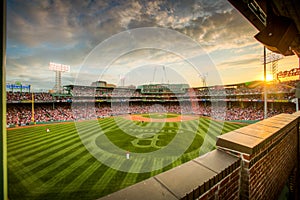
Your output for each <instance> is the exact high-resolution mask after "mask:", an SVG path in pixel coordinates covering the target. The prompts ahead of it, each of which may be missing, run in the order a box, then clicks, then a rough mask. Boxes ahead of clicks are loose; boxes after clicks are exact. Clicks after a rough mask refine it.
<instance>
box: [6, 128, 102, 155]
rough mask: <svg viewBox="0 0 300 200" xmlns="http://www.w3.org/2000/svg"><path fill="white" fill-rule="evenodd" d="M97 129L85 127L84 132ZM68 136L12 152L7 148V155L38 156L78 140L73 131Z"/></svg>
mask: <svg viewBox="0 0 300 200" xmlns="http://www.w3.org/2000/svg"><path fill="white" fill-rule="evenodd" d="M96 128H97V127H87V128H86V129H85V131H86V132H87V133H88V132H89V131H93V130H95V129H96ZM69 132H70V135H69V134H68V135H64V134H59V135H58V137H53V138H48V140H43V141H42V142H40V143H38V142H35V141H33V143H34V145H30V144H31V143H26V145H24V146H25V147H23V148H22V147H19V146H16V147H15V148H16V149H17V150H15V151H13V149H11V148H9V149H8V153H9V154H13V155H15V156H17V157H18V156H23V157H27V156H29V155H32V154H38V153H39V152H43V151H49V150H50V149H51V148H52V147H57V145H60V144H62V145H64V142H66V141H74V140H76V141H77V140H78V139H79V137H78V135H77V132H76V131H75V130H69Z"/></svg>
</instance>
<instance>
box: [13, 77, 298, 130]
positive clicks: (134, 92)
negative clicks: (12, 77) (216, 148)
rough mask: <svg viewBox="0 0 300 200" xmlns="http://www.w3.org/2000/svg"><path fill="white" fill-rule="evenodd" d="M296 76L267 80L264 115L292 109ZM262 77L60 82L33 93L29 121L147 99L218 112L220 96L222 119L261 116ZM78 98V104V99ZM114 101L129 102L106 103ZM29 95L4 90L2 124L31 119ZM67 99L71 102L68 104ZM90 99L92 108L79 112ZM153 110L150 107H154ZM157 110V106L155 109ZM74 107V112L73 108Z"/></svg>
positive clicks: (72, 116)
mask: <svg viewBox="0 0 300 200" xmlns="http://www.w3.org/2000/svg"><path fill="white" fill-rule="evenodd" d="M297 82H298V81H286V82H279V83H270V84H268V86H267V87H268V90H267V91H268V97H267V102H268V116H269V117H271V116H274V115H277V114H279V113H293V112H295V104H294V101H293V100H294V98H295V92H294V91H293V88H295V87H296V84H297ZM262 84H263V83H262V82H251V83H250V82H247V83H240V84H231V85H224V86H210V87H197V88H189V87H188V85H186V84H173V85H172V84H169V85H167V84H155V85H141V86H138V87H137V88H132V87H129V88H126V87H111V86H106V84H104V85H101V86H96V85H94V86H78V85H66V86H64V92H63V93H61V94H55V93H41V92H38V93H34V107H35V115H34V122H35V123H45V122H59V121H74V120H80V119H81V120H82V119H94V118H103V117H107V116H114V115H121V114H129V113H147V112H149V109H150V107H151V106H152V105H153V104H160V105H162V106H163V107H164V108H165V110H166V111H167V112H170V113H182V111H183V112H184V113H187V114H196V115H201V116H202V115H204V116H209V117H214V118H218V113H212V109H211V105H212V102H215V101H218V102H220V101H221V102H224V103H225V104H224V105H225V107H226V115H225V120H229V121H230V120H261V119H263V101H264V99H263V95H262V94H263V85H262ZM190 101H193V102H196V103H197V105H198V108H197V109H196V110H195V109H192V110H191V109H190V110H189V107H188V106H184V103H188V102H190ZM80 102H81V104H80ZM118 102H123V103H125V102H126V103H127V104H128V105H129V106H128V108H127V107H126V109H125V108H123V109H122V106H121V104H120V108H119V109H112V105H115V104H116V103H118ZM31 103H32V95H31V93H30V92H20V91H8V92H7V127H15V126H24V125H29V124H31V123H33V122H32V120H31V119H32V114H31V113H32V112H31V109H32V105H31ZM72 103H73V104H74V105H75V104H76V107H73V108H72ZM86 104H91V105H92V106H93V107H95V113H90V114H88V113H85V112H82V113H85V114H79V113H81V111H83V110H84V109H85V107H86ZM154 112H156V111H154ZM157 112H159V111H157ZM76 113H77V114H76Z"/></svg>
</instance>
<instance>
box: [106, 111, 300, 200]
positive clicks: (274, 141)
mask: <svg viewBox="0 0 300 200" xmlns="http://www.w3.org/2000/svg"><path fill="white" fill-rule="evenodd" d="M299 116H300V112H298V113H294V114H280V115H277V116H275V117H272V118H269V119H266V120H263V121H260V122H257V123H255V124H251V125H249V126H246V127H243V128H240V129H237V130H234V131H232V132H229V133H227V134H224V135H221V136H219V137H218V140H217V149H216V150H214V151H212V152H210V153H208V154H205V155H204V156H201V157H199V158H196V159H194V160H191V161H189V162H187V163H185V164H183V165H181V166H178V167H176V168H173V169H171V170H169V171H166V172H164V173H161V174H159V175H156V176H154V177H152V178H150V179H147V180H145V181H142V182H140V183H137V184H135V185H133V186H130V187H128V188H125V189H123V190H120V191H118V192H115V193H113V194H110V195H108V196H106V197H103V198H101V199H106V200H112V199H149V200H150V199H186V200H189V199H226V200H227V199H255V200H256V199H276V198H278V196H279V194H280V193H281V191H282V189H283V187H284V185H286V184H287V183H288V185H289V190H290V194H291V195H292V196H293V198H294V199H297V198H298V197H299V196H298V191H297V190H298V189H297V188H298V187H299V172H298V171H297V169H299V160H300V157H299V155H300V152H299Z"/></svg>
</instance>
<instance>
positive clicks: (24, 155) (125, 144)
mask: <svg viewBox="0 0 300 200" xmlns="http://www.w3.org/2000/svg"><path fill="white" fill-rule="evenodd" d="M78 123H81V126H83V127H84V131H85V134H84V137H85V139H88V138H90V137H92V136H93V135H94V134H97V133H98V132H99V128H98V126H95V125H94V124H95V123H92V122H91V121H85V122H78ZM98 123H99V125H100V126H101V127H102V129H104V130H105V136H106V137H107V138H109V140H110V141H111V142H113V143H114V144H115V145H116V146H118V147H119V148H121V149H124V151H130V152H138V153H142V152H153V151H156V150H159V149H160V148H163V147H164V146H166V145H168V144H169V143H170V142H171V141H172V139H173V138H174V137H175V136H176V130H177V129H178V128H179V127H181V129H183V130H186V131H190V132H196V136H195V138H194V140H193V142H192V144H191V145H190V146H189V147H188V148H187V150H186V151H185V153H184V154H183V155H182V156H181V157H179V158H178V159H177V160H176V161H174V162H173V163H172V164H170V165H167V166H164V165H163V162H157V163H156V165H158V166H161V168H159V170H155V171H151V172H145V173H126V172H122V171H118V170H115V169H112V168H110V167H108V166H106V165H104V164H102V163H101V162H99V161H98V160H97V159H96V158H94V157H93V156H92V155H91V154H90V153H89V152H88V151H87V150H86V148H85V146H84V145H83V144H82V142H81V140H80V137H79V136H78V134H77V130H76V126H75V124H74V123H68V124H51V125H47V126H33V127H30V128H19V129H11V130H8V131H7V135H8V136H7V137H8V138H7V143H8V147H7V151H8V186H9V199H10V200H16V199H22V200H23V199H30V200H31V199H43V200H46V199H49V200H50V199H51V200H53V199H64V200H68V199H72V200H76V199H80V200H82V199H97V198H100V197H102V196H104V195H107V194H109V193H112V192H114V191H117V190H120V189H122V188H124V187H127V186H129V185H132V184H134V183H137V182H139V181H142V180H144V179H147V178H149V177H151V176H154V175H156V174H158V173H161V172H163V171H166V170H168V169H171V168H173V167H175V166H178V165H180V164H182V163H184V162H187V161H189V160H191V159H193V158H195V157H197V156H199V150H200V148H201V146H202V145H203V142H205V145H207V144H211V146H214V142H215V137H216V134H215V133H219V132H221V133H226V132H229V131H231V130H234V129H237V128H240V127H242V126H245V124H236V123H228V122H225V123H221V122H217V121H212V120H209V119H207V118H199V120H191V121H184V122H166V123H164V124H163V126H162V125H161V124H160V123H158V122H155V123H154V122H151V123H150V122H144V123H142V122H136V123H134V124H135V129H137V126H138V127H141V129H142V128H143V127H151V129H153V130H156V129H157V130H159V131H158V132H155V134H152V133H144V132H143V131H144V129H143V131H139V130H136V132H137V133H139V134H136V135H133V134H131V135H128V134H126V131H125V132H124V130H122V129H120V126H122V127H127V128H130V126H132V123H131V122H130V121H129V120H126V119H123V118H121V117H118V123H116V121H115V120H114V118H106V119H101V120H99V122H98ZM156 127H157V128H156ZM46 128H49V129H50V133H46ZM130 130H131V129H130ZM134 133H135V132H134ZM101 137H104V135H102V136H99V137H97V140H99V141H101ZM204 138H205V140H204ZM153 141H154V142H153ZM96 143H97V141H96ZM202 153H205V152H202ZM124 156H125V155H124ZM121 164H122V163H121ZM144 164H147V163H144ZM132 167H136V168H141V167H142V164H141V165H140V166H136V165H133V166H132Z"/></svg>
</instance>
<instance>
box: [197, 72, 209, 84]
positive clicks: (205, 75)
mask: <svg viewBox="0 0 300 200" xmlns="http://www.w3.org/2000/svg"><path fill="white" fill-rule="evenodd" d="M199 77H200V78H201V80H202V86H203V87H206V86H207V84H206V79H207V73H205V74H203V75H202V74H199Z"/></svg>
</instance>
